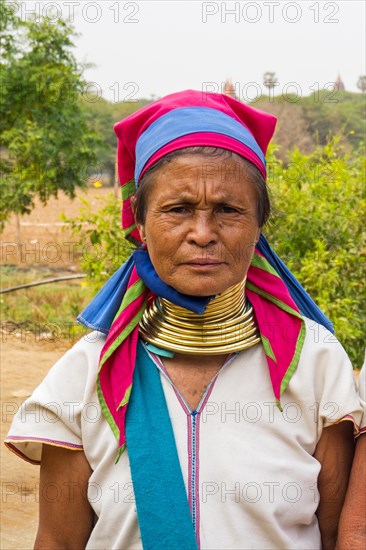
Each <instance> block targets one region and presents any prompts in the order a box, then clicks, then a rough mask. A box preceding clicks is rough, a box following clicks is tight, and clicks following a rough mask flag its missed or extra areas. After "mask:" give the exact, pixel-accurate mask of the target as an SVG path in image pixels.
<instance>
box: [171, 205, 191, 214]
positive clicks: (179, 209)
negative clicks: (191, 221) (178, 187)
mask: <svg viewBox="0 0 366 550" xmlns="http://www.w3.org/2000/svg"><path fill="white" fill-rule="evenodd" d="M169 212H172V213H173V214H185V213H186V212H188V207H187V206H173V207H172V208H170V209H169Z"/></svg>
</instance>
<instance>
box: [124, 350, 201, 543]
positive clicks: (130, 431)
mask: <svg viewBox="0 0 366 550" xmlns="http://www.w3.org/2000/svg"><path fill="white" fill-rule="evenodd" d="M126 443H127V450H128V458H129V461H130V468H131V475H132V483H133V490H134V494H135V498H136V510H137V517H138V522H139V527H140V533H141V540H142V546H143V548H144V550H161V549H162V548H163V549H166V550H183V549H184V550H197V543H196V538H195V533H194V528H193V522H192V518H191V514H190V510H189V505H188V498H187V493H186V489H185V485H184V480H183V475H182V470H181V467H180V463H179V457H178V452H177V447H176V444H175V438H174V433H173V428H172V423H171V420H170V416H169V411H168V407H167V404H166V401H165V396H164V390H163V388H162V385H161V381H160V375H159V372H158V370H157V368H156V367H155V365H154V363H153V362H152V361H151V359H150V358H149V356H148V354H147V353H146V351H145V350H144V348H143V346H142V344H141V342H139V343H138V348H137V358H136V367H135V372H134V375H133V384H132V392H131V397H130V402H129V406H128V410H127V415H126Z"/></svg>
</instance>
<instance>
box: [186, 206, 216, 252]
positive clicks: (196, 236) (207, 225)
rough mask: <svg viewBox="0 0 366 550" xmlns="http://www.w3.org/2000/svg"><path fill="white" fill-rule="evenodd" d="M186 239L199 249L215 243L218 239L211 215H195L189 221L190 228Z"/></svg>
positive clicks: (201, 213) (202, 213)
mask: <svg viewBox="0 0 366 550" xmlns="http://www.w3.org/2000/svg"><path fill="white" fill-rule="evenodd" d="M187 237H188V240H189V242H190V243H193V244H196V245H198V246H200V247H203V246H208V245H211V244H213V243H216V242H217V239H218V236H217V227H216V222H215V220H214V219H213V216H212V213H209V212H199V213H196V214H195V215H194V216H193V217H192V219H191V220H190V228H189V232H188V235H187Z"/></svg>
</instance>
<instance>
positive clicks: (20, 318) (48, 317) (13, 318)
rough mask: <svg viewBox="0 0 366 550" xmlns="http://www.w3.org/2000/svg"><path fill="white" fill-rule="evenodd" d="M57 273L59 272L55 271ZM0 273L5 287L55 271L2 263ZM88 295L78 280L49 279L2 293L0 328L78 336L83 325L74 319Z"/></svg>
mask: <svg viewBox="0 0 366 550" xmlns="http://www.w3.org/2000/svg"><path fill="white" fill-rule="evenodd" d="M67 274H69V272H68V273H67ZM58 275H61V273H60V272H58ZM0 276H1V286H2V288H8V287H11V286H16V285H18V284H19V285H20V284H24V283H28V282H33V281H34V280H40V279H42V278H48V277H52V276H55V273H54V272H53V271H51V270H49V269H44V270H43V271H40V269H39V268H38V269H32V270H21V269H17V268H16V267H10V266H3V267H1V268H0ZM92 296H93V293H92V291H91V289H90V288H88V287H87V286H86V285H85V282H80V281H73V282H72V283H71V282H70V281H68V282H67V283H62V282H60V283H53V284H48V285H44V286H38V287H34V288H27V289H22V290H17V291H15V292H9V293H7V294H2V295H1V297H0V313H1V320H2V330H3V332H4V334H7V333H11V332H19V331H20V332H21V333H23V332H31V333H35V334H38V335H41V334H43V333H47V334H48V335H52V336H53V337H57V338H70V337H71V338H72V339H74V338H77V337H80V336H81V335H82V333H83V331H84V332H85V329H84V328H82V327H81V326H80V325H79V324H78V323H77V322H76V320H75V319H76V317H77V315H78V314H79V313H80V312H81V311H82V310H83V308H84V307H85V306H86V305H87V303H88V302H89V301H90V299H91V298H92ZM50 338H51V336H48V337H47V339H50Z"/></svg>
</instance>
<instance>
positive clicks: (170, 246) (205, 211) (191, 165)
mask: <svg viewBox="0 0 366 550" xmlns="http://www.w3.org/2000/svg"><path fill="white" fill-rule="evenodd" d="M256 207H257V193H256V190H255V187H254V185H253V183H251V182H250V181H249V178H248V176H246V175H245V167H244V165H243V163H241V162H240V161H239V160H235V158H234V157H232V158H230V159H227V160H223V159H222V158H221V159H220V158H218V159H215V158H208V157H206V156H202V155H197V154H194V155H193V154H189V153H187V154H183V155H180V156H177V157H176V158H174V159H173V160H171V162H169V163H167V164H165V165H163V166H162V167H161V168H160V169H159V171H157V172H156V176H155V181H154V182H152V187H151V190H150V192H149V195H148V204H147V214H146V220H145V223H144V224H137V227H138V229H139V231H140V234H141V237H142V238H144V239H146V244H147V249H148V251H149V255H150V258H151V261H152V263H153V265H154V267H155V269H156V271H157V273H158V275H159V277H160V278H161V279H162V280H163V281H164V282H165V283H167V284H169V285H171V286H172V287H174V288H175V289H176V290H178V291H179V292H182V293H184V294H189V295H191V296H210V295H214V294H219V293H221V292H223V291H224V290H226V289H227V288H229V287H230V286H232V285H234V284H236V283H239V282H240V281H242V280H243V279H244V277H245V275H246V273H247V270H248V267H249V264H250V262H251V259H252V256H253V252H254V247H255V244H256V242H257V240H258V239H259V234H260V228H259V226H258V222H257V218H256Z"/></svg>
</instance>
